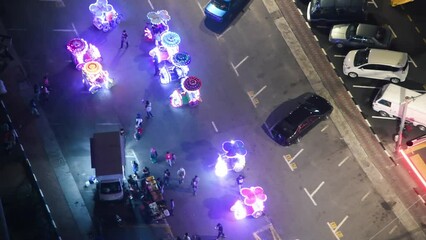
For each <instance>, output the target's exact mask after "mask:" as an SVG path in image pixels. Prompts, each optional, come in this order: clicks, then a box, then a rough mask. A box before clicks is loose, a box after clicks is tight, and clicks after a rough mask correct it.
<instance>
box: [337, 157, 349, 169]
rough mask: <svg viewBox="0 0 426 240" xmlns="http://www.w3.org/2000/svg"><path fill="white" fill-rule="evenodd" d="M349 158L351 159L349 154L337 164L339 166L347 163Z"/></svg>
mask: <svg viewBox="0 0 426 240" xmlns="http://www.w3.org/2000/svg"><path fill="white" fill-rule="evenodd" d="M348 159H349V156H347V157H345V158H344V159H343V160H342V161H340V162H339V164H337V166H338V167H341V166H342V165H343V163H345V162H346V161H347V160H348Z"/></svg>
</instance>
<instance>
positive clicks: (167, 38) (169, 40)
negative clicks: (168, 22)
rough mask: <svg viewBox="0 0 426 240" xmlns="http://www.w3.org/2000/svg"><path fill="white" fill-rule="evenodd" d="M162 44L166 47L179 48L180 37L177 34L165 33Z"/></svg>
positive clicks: (162, 35)
mask: <svg viewBox="0 0 426 240" xmlns="http://www.w3.org/2000/svg"><path fill="white" fill-rule="evenodd" d="M161 42H162V43H163V45H164V46H165V47H169V48H171V47H177V46H178V45H179V43H180V36H179V34H177V33H175V32H170V31H167V32H164V33H163V34H161Z"/></svg>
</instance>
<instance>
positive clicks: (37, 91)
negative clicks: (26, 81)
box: [34, 83, 40, 102]
mask: <svg viewBox="0 0 426 240" xmlns="http://www.w3.org/2000/svg"><path fill="white" fill-rule="evenodd" d="M34 99H35V100H36V101H37V102H38V101H40V87H39V86H38V84H37V83H36V84H34Z"/></svg>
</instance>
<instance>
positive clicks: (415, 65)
mask: <svg viewBox="0 0 426 240" xmlns="http://www.w3.org/2000/svg"><path fill="white" fill-rule="evenodd" d="M408 58H409V59H410V60H409V61H408V62H410V63H412V64H413V65H414V67H415V68H417V64H416V63H415V62H414V60H413V59H412V58H411V57H410V56H408Z"/></svg>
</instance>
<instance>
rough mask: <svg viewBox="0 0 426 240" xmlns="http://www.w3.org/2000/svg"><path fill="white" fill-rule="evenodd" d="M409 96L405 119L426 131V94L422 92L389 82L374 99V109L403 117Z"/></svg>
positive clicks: (384, 113) (386, 115) (388, 114)
mask: <svg viewBox="0 0 426 240" xmlns="http://www.w3.org/2000/svg"><path fill="white" fill-rule="evenodd" d="M406 98H408V102H409V103H408V105H407V112H406V115H405V120H406V121H407V122H411V123H412V124H413V125H414V126H418V127H419V129H420V130H422V131H426V127H425V126H426V107H425V106H426V94H420V93H418V92H415V91H413V90H410V89H407V88H403V87H400V86H398V85H395V84H391V83H390V84H387V85H385V86H383V87H382V89H380V91H379V92H378V93H377V95H376V97H375V98H374V100H373V109H374V111H376V112H378V113H379V114H380V115H381V116H383V117H389V116H392V117H398V118H402V114H403V110H404V108H403V107H402V106H403V104H404V101H405V99H406Z"/></svg>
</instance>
